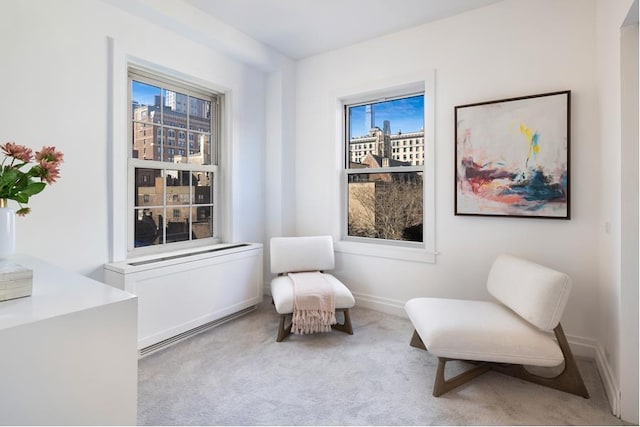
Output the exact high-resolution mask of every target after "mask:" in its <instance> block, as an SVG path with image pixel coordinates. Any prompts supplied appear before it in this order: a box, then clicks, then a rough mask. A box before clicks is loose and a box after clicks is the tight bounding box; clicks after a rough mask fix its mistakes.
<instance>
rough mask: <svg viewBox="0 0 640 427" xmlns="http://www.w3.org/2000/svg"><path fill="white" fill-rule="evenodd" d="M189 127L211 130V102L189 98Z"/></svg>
mask: <svg viewBox="0 0 640 427" xmlns="http://www.w3.org/2000/svg"><path fill="white" fill-rule="evenodd" d="M189 129H191V130H197V131H199V132H211V102H210V101H205V100H204V99H198V98H193V97H190V98H189Z"/></svg>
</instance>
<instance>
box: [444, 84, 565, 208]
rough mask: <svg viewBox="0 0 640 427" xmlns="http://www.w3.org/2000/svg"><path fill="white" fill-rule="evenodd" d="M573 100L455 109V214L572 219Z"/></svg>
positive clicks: (549, 98) (559, 95)
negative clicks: (571, 146)
mask: <svg viewBox="0 0 640 427" xmlns="http://www.w3.org/2000/svg"><path fill="white" fill-rule="evenodd" d="M570 96H571V92H570V91H563V92H554V93H546V94H541V95H532V96H526V97H520V98H511V99H503V100H498V101H491V102H483V103H477V104H469V105H461V106H457V107H455V122H456V129H455V140H456V156H455V157H456V158H455V163H456V164H455V168H456V179H455V185H456V189H455V190H456V193H455V214H456V215H489V216H509V217H535V218H558V219H569V217H570V215H569V140H570V125H569V122H570V120H569V118H570Z"/></svg>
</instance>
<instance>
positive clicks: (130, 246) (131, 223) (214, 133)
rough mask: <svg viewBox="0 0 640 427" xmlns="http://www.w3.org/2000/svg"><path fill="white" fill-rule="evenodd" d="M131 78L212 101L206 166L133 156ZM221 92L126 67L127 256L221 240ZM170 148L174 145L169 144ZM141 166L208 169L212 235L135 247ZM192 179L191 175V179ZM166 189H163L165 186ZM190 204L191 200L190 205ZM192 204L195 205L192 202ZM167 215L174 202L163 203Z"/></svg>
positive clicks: (195, 170)
mask: <svg viewBox="0 0 640 427" xmlns="http://www.w3.org/2000/svg"><path fill="white" fill-rule="evenodd" d="M132 80H136V81H141V82H143V83H147V84H152V85H156V86H159V87H161V88H164V89H169V90H175V91H176V92H180V93H186V94H188V95H192V96H195V97H198V98H200V99H207V100H209V99H210V100H211V101H212V106H211V116H212V117H211V119H212V125H211V134H210V144H211V149H210V150H211V162H210V163H211V164H208V165H198V164H190V163H171V162H166V161H154V160H144V159H136V158H133V156H132V154H133V139H132V137H131V135H132V127H133V121H132V120H131V117H132V116H131V113H130V108H131V99H130V97H131V92H132V83H131V82H132ZM224 111H225V109H224V94H223V93H220V92H218V91H215V90H212V89H209V88H206V87H200V86H196V85H193V84H191V83H188V82H186V81H184V80H182V79H179V78H176V77H175V76H173V75H170V74H166V73H160V72H155V71H153V70H150V69H148V68H144V67H141V66H138V65H136V64H132V63H129V64H128V66H127V112H128V114H127V145H126V146H127V180H126V181H127V206H126V210H127V213H126V215H127V219H126V229H127V237H126V248H127V251H126V252H127V258H133V257H138V256H141V255H149V254H161V253H165V252H170V251H175V250H182V249H189V248H197V247H201V246H206V245H212V244H217V243H220V242H221V241H222V237H221V234H222V233H221V230H222V216H221V215H222V203H221V200H222V194H221V193H222V191H221V182H222V181H223V180H222V177H221V171H220V167H219V163H220V158H221V156H220V151H221V149H220V141H221V138H222V123H223V120H222V119H223V117H222V115H223V114H224ZM170 146H171V147H173V145H171V144H170ZM136 168H143V169H159V170H178V171H189V172H191V173H190V175H193V174H194V173H198V172H200V173H202V172H210V173H211V174H212V176H213V180H212V181H213V184H212V186H213V188H212V204H213V206H212V207H211V211H212V216H213V219H212V227H213V230H212V234H213V237H210V238H203V239H197V240H186V241H181V242H171V243H166V242H165V243H162V244H156V245H149V246H142V247H135V245H134V232H135V231H134V229H135V218H134V212H135V209H136V206H135V190H134V183H135V169H136ZM190 179H191V178H190ZM165 191H166V188H165ZM189 205H190V206H191V203H190V204H189ZM193 206H196V205H195V204H193ZM164 207H165V212H166V215H165V216H164V218H165V221H166V222H168V220H169V218H171V215H170V212H172V211H171V209H172V208H173V205H169V204H166V203H165V205H164ZM189 224H190V227H189V234H191V221H190V222H189Z"/></svg>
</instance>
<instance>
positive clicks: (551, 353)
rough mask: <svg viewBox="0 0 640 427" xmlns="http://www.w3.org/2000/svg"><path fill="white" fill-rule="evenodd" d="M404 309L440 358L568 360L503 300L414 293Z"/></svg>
mask: <svg viewBox="0 0 640 427" xmlns="http://www.w3.org/2000/svg"><path fill="white" fill-rule="evenodd" d="M405 310H406V312H407V314H408V315H409V318H410V320H411V322H412V323H413V326H414V327H415V329H416V331H417V332H418V335H420V338H421V339H422V341H423V343H424V344H425V346H426V347H427V350H429V352H430V353H432V354H434V355H436V356H439V357H446V358H451V359H462V360H478V361H487V362H499V363H514V364H523V365H533V366H546V367H551V366H558V365H559V364H560V363H562V362H563V361H564V358H563V356H562V351H561V350H560V347H559V346H558V344H557V343H556V341H554V340H553V339H552V338H551V337H550V336H549V335H547V334H546V333H544V332H543V331H541V330H539V329H538V328H536V327H535V326H533V325H532V324H530V323H529V322H527V321H526V320H524V319H522V318H521V317H520V316H518V315H517V314H516V313H514V312H513V311H511V310H510V309H509V308H507V307H505V306H503V305H501V304H497V303H493V302H488V301H467V300H459V299H446V298H414V299H412V300H409V301H408V302H407V303H406V305H405Z"/></svg>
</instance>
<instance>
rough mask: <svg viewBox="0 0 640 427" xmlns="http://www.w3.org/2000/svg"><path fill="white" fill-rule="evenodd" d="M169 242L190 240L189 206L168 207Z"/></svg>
mask: <svg viewBox="0 0 640 427" xmlns="http://www.w3.org/2000/svg"><path fill="white" fill-rule="evenodd" d="M167 216H168V217H169V219H168V220H167V243H171V242H182V241H185V240H189V208H188V207H179V208H176V207H170V208H167Z"/></svg>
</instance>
